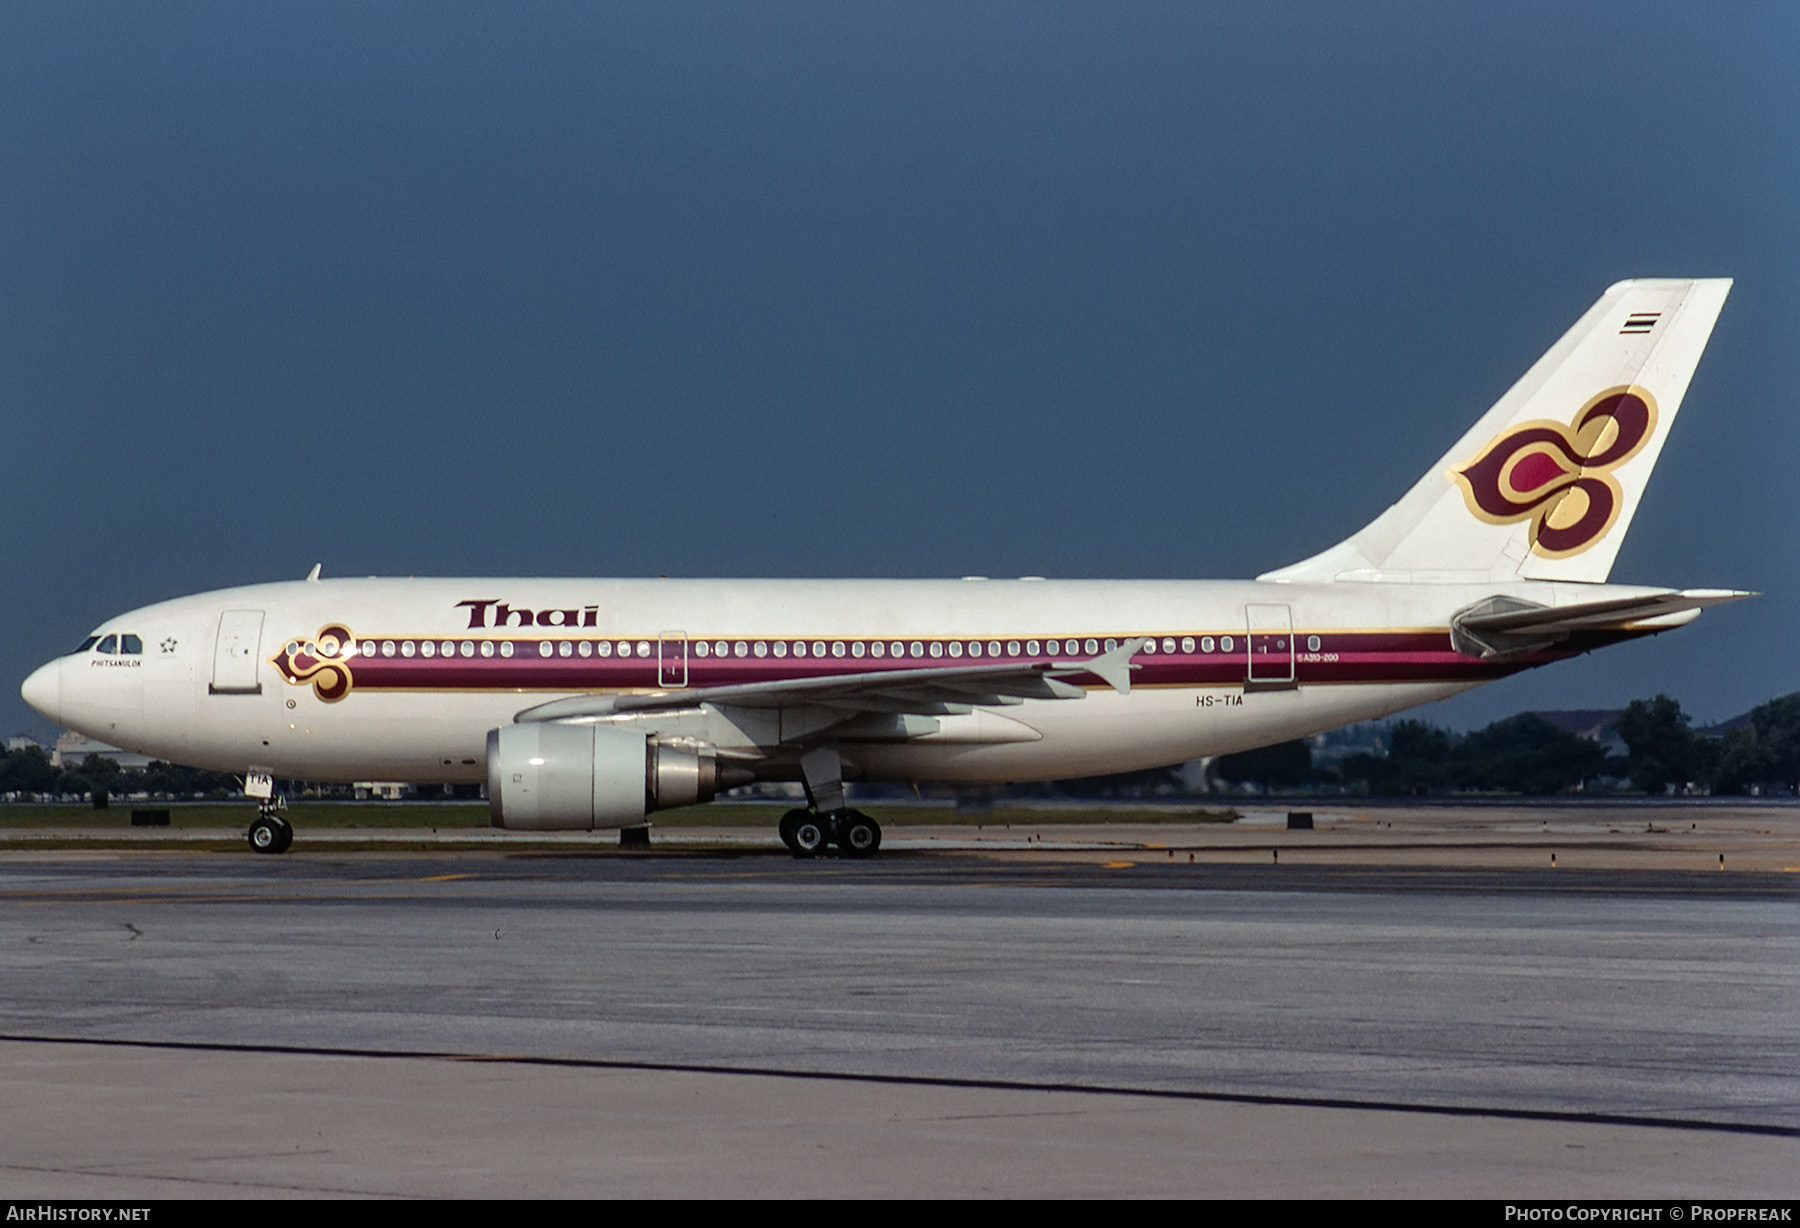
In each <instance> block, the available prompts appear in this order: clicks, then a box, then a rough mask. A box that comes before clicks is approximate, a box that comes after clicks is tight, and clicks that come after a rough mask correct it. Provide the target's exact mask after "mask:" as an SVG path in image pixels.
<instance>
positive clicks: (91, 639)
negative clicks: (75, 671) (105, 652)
mask: <svg viewBox="0 0 1800 1228" xmlns="http://www.w3.org/2000/svg"><path fill="white" fill-rule="evenodd" d="M99 642H100V637H99V636H97V635H90V636H88V637H87V638H86V639H85V640H82V641H81V647H80V648H77V649H76V650H75V652H74V654H73V655H74V656H80V655H81V654H82V653H84V652H86V651H87V650H88V649H90V648H92V647H93V646H94V645H95V644H98V643H99Z"/></svg>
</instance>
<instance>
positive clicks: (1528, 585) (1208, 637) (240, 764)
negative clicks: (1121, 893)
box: [23, 579, 1660, 782]
mask: <svg viewBox="0 0 1800 1228" xmlns="http://www.w3.org/2000/svg"><path fill="white" fill-rule="evenodd" d="M1564 589H1579V590H1580V593H1581V597H1582V598H1583V599H1585V600H1593V599H1595V598H1597V597H1606V596H1611V595H1618V596H1628V595H1634V594H1641V593H1647V592H1656V591H1660V590H1651V589H1642V588H1629V587H1624V586H1600V585H1593V584H1580V585H1572V586H1571V585H1560V584H1553V583H1543V582H1537V583H1534V582H1523V581H1522V582H1516V583H1511V584H1501V585H1495V584H1483V585H1458V584H1417V585H1415V584H1395V583H1385V584H1357V583H1335V584H1280V583H1267V582H1255V581H1245V582H1218V581H1130V582H1113V581H1031V580H1007V581H907V580H843V581H755V580H751V581H745V580H579V579H572V580H544V579H503V580H493V579H486V580H456V579H417V580H387V579H367V580H324V581H316V580H314V581H296V582H289V583H276V584H263V585H254V586H250V587H245V588H236V589H227V590H223V591H219V592H213V593H205V594H201V595H198V596H193V597H184V598H181V599H178V600H174V601H167V602H162V603H159V604H156V605H151V606H146V607H144V608H142V609H138V610H133V611H131V612H130V613H128V614H124V615H121V616H120V617H118V618H114V619H109V620H108V621H107V622H106V623H105V624H104V625H103V626H101V627H100V628H97V629H96V631H95V635H96V636H97V637H100V642H101V646H104V645H105V644H106V643H107V638H106V637H109V636H110V637H114V641H113V642H114V648H115V650H114V651H113V652H110V653H105V652H101V651H99V650H98V648H95V647H90V648H89V649H88V650H86V651H83V652H79V653H76V654H72V655H70V656H67V657H63V658H60V659H59V660H57V661H53V662H51V663H50V664H49V665H46V666H45V667H44V668H43V669H41V670H39V671H38V672H37V673H36V674H34V675H33V676H32V678H31V679H30V680H28V681H27V683H26V684H25V687H24V688H23V690H24V694H25V697H26V698H27V700H28V701H30V702H31V703H32V705H33V706H34V707H36V708H38V709H39V710H40V711H42V712H44V713H45V714H46V715H48V716H50V717H51V718H52V719H55V720H57V721H60V722H61V723H62V724H64V725H67V726H68V727H70V728H72V729H76V730H79V731H80V732H82V733H84V734H87V735H89V736H91V737H94V738H97V739H99V740H101V741H104V742H107V743H110V744H112V745H115V746H119V747H123V748H127V749H130V750H134V751H139V752H141V753H144V754H148V755H153V756H156V757H159V758H163V759H167V760H170V761H172V762H179V763H186V764H190V765H194V766H198V767H206V768H212V769H216V770H221V771H232V772H240V773H242V772H250V771H259V772H267V773H269V774H270V775H273V776H276V777H279V778H284V779H296V780H316V781H352V780H402V781H463V782H468V781H478V780H482V779H484V777H485V772H486V763H485V745H486V737H487V734H488V731H489V730H492V729H494V728H496V727H499V726H504V725H508V724H510V723H512V722H513V719H514V716H515V714H517V713H519V712H520V711H521V710H524V709H527V708H530V707H533V706H535V705H538V704H541V703H544V702H545V701H547V700H553V699H556V698H559V697H563V696H577V695H584V694H609V693H610V694H620V693H644V692H656V691H670V690H680V689H692V688H698V687H708V686H714V685H731V684H737V683H744V682H767V681H772V680H779V679H784V678H795V677H816V676H820V675H832V676H836V675H840V674H845V673H856V672H859V671H878V670H896V669H911V668H931V667H945V666H951V665H957V664H982V663H988V662H999V661H1013V660H1018V659H1022V658H1028V657H1031V658H1042V659H1051V658H1056V659H1064V660H1066V659H1083V658H1090V657H1093V656H1095V655H1097V653H1099V652H1102V651H1105V650H1106V649H1108V648H1111V647H1113V646H1114V644H1115V643H1120V642H1124V641H1126V640H1128V639H1130V638H1132V637H1138V636H1145V637H1149V639H1150V643H1149V644H1148V645H1147V646H1146V648H1145V649H1144V650H1143V651H1141V652H1139V653H1138V654H1137V656H1136V657H1135V658H1134V659H1133V660H1134V665H1135V666H1136V668H1135V671H1134V674H1133V681H1132V685H1131V688H1130V691H1129V693H1128V694H1121V693H1116V692H1115V691H1113V690H1111V689H1109V688H1106V687H1102V686H1099V685H1098V684H1097V683H1094V680H1089V682H1090V683H1093V684H1092V685H1087V686H1086V693H1085V695H1084V696H1083V697H1082V698H1079V699H1074V700H1069V699H1061V700H1051V699H1043V700H1025V701H1024V702H1021V703H1016V704H1012V705H1008V706H996V707H982V708H976V709H974V710H972V711H968V712H953V713H951V714H948V715H945V716H942V717H940V718H938V719H937V720H935V721H933V722H930V723H929V724H930V727H929V728H926V727H924V726H921V727H920V728H921V729H923V730H924V731H923V732H918V733H916V734H915V735H908V736H894V735H893V734H891V733H889V734H888V735H886V736H881V737H872V738H869V739H867V740H862V739H859V738H858V736H857V735H856V733H855V731H854V729H848V730H847V731H846V732H845V734H844V736H843V737H842V739H841V742H842V750H843V755H844V760H845V764H846V775H848V776H851V777H852V778H855V777H860V778H863V779H871V780H898V781H941V782H999V781H1020V780H1042V779H1056V778H1065V777H1074V776H1086V775H1096V774H1102V773H1109V772H1121V771H1130V770H1137V769H1142V768H1150V767H1157V766H1162V765H1168V764H1174V763H1179V762H1182V761H1184V760H1189V759H1194V758H1198V757H1202V756H1207V755H1216V754H1223V753H1227V752H1232V751H1238V750H1244V749H1248V748H1252V747H1256V746H1261V745H1267V744H1269V743H1272V742H1277V741H1281V740H1285V739H1288V738H1293V737H1298V736H1301V735H1304V734H1307V733H1311V732H1315V731H1318V730H1321V729H1328V728H1332V727H1335V726H1338V725H1342V724H1345V723H1348V722H1351V721H1356V720H1364V719H1369V718H1373V717H1379V716H1383V715H1386V714H1388V713H1391V712H1395V711H1398V710H1400V709H1403V708H1407V707H1411V706H1413V705H1415V704H1419V703H1423V702H1426V701H1429V700H1435V699H1442V698H1444V697H1446V696H1449V695H1452V694H1455V693H1456V692H1458V691H1462V690H1466V689H1467V688H1469V687H1471V686H1475V685H1478V684H1480V683H1481V682H1483V681H1487V680H1490V679H1492V678H1495V677H1498V676H1501V675H1503V674H1505V673H1510V672H1513V671H1514V670H1516V669H1519V668H1525V667H1527V666H1530V665H1535V664H1539V663H1542V662H1543V661H1546V660H1550V659H1554V658H1555V657H1559V656H1565V655H1569V654H1570V653H1572V652H1574V651H1584V650H1586V649H1587V648H1591V647H1593V646H1595V644H1594V643H1592V642H1571V643H1570V644H1569V645H1567V646H1566V650H1559V651H1557V652H1554V653H1545V654H1539V655H1536V656H1533V657H1531V658H1529V659H1527V660H1523V661H1516V662H1513V663H1511V664H1508V665H1505V666H1500V665H1494V664H1491V663H1484V662H1482V661H1480V660H1478V659H1475V658H1472V657H1468V656H1463V655H1461V654H1459V653H1457V652H1456V651H1455V650H1454V649H1453V648H1452V647H1451V646H1450V640H1449V633H1448V624H1449V619H1450V617H1451V615H1452V614H1453V613H1454V612H1455V611H1456V610H1458V609H1460V608H1463V607H1466V606H1468V605H1469V604H1470V603H1471V602H1474V601H1477V600H1479V599H1481V598H1484V597H1488V596H1491V595H1493V594H1496V593H1505V594H1508V595H1513V596H1518V597H1522V598H1525V599H1527V600H1530V601H1534V602H1537V603H1541V604H1544V605H1557V604H1560V601H1559V594H1560V593H1561V591H1562V590H1564ZM1563 599H1566V598H1563ZM127 636H129V637H133V638H132V641H127V640H126V639H125V638H124V637H127ZM1618 638H1622V637H1621V636H1620V635H1617V634H1615V635H1611V636H1610V637H1609V639H1618ZM340 640H341V646H340V647H339V648H338V649H337V651H336V652H335V654H332V653H329V652H327V653H321V652H320V651H319V645H320V644H325V645H326V646H327V648H330V647H331V645H333V644H334V643H336V642H337V641H340ZM127 642H135V643H137V644H138V645H139V651H138V652H136V653H126V652H121V651H119V650H118V646H119V645H123V644H125V643H127ZM326 656H329V657H330V659H331V660H332V661H333V662H334V663H335V665H336V666H337V667H341V668H334V669H327V670H324V671H323V672H321V671H320V670H319V668H318V667H319V665H320V663H321V659H322V658H323V657H326ZM670 719H671V720H676V718H670ZM676 723H677V724H679V721H678V720H676ZM714 727H715V728H716V727H717V722H716V721H715V722H714ZM770 729H774V730H775V732H773V733H771V732H770ZM708 736H716V735H708ZM727 741H729V739H727ZM781 751H782V746H781V734H780V732H779V728H778V726H768V727H764V728H761V729H751V730H747V731H745V733H744V736H743V738H742V739H741V740H740V742H739V744H736V745H722V746H721V749H720V753H721V755H726V756H736V757H737V758H738V759H739V760H741V761H743V762H745V763H746V764H748V765H750V766H751V767H753V768H754V767H755V766H756V765H757V764H758V763H759V762H762V763H765V764H766V763H772V762H774V761H776V760H778V759H779V758H780V755H781Z"/></svg>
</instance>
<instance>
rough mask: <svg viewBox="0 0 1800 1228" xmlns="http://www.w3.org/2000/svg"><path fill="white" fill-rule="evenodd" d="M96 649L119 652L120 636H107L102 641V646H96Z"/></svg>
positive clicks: (97, 650) (98, 650)
mask: <svg viewBox="0 0 1800 1228" xmlns="http://www.w3.org/2000/svg"><path fill="white" fill-rule="evenodd" d="M94 651H96V652H117V651H119V637H118V636H116V635H109V636H107V637H106V638H105V639H103V640H101V641H100V647H98V648H96V649H95V650H94Z"/></svg>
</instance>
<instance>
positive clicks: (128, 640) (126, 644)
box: [119, 635, 144, 656]
mask: <svg viewBox="0 0 1800 1228" xmlns="http://www.w3.org/2000/svg"><path fill="white" fill-rule="evenodd" d="M119 651H120V652H128V653H130V654H132V655H133V656H138V655H140V654H142V653H143V651H144V641H143V640H140V639H139V638H138V637H137V636H135V635H121V636H120V637H119Z"/></svg>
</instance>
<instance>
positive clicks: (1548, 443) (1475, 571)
mask: <svg viewBox="0 0 1800 1228" xmlns="http://www.w3.org/2000/svg"><path fill="white" fill-rule="evenodd" d="M1730 289H1731V281H1730V279H1729V278H1707V279H1698V280H1689V281H1665V280H1641V281H1622V282H1619V283H1618V284H1617V285H1615V286H1613V287H1611V288H1610V289H1608V290H1607V291H1606V293H1605V294H1603V295H1601V296H1600V301H1599V302H1597V303H1595V304H1594V305H1593V306H1592V307H1591V308H1589V309H1588V311H1587V313H1586V314H1585V315H1583V316H1582V317H1581V319H1580V320H1578V321H1576V323H1575V327H1573V328H1571V329H1570V330H1569V331H1568V332H1567V333H1565V334H1563V337H1562V339H1561V340H1560V341H1558V342H1557V343H1556V344H1555V345H1554V346H1552V347H1551V348H1550V351H1549V353H1547V354H1545V355H1544V356H1543V357H1542V358H1540V359H1538V361H1537V362H1536V363H1535V364H1533V366H1532V368H1531V370H1529V371H1527V372H1526V373H1525V375H1524V377H1523V378H1522V379H1520V380H1519V382H1518V383H1516V384H1514V385H1513V386H1512V388H1511V389H1509V390H1508V391H1507V393H1506V395H1505V396H1503V397H1501V398H1500V400H1499V401H1498V402H1497V403H1496V404H1495V405H1494V407H1493V408H1492V409H1490V410H1488V412H1487V413H1486V414H1485V415H1483V416H1482V418H1481V420H1480V421H1479V422H1477V423H1476V424H1475V425H1474V426H1473V427H1471V428H1470V429H1469V431H1468V433H1467V434H1465V435H1464V436H1463V437H1462V438H1461V439H1459V440H1457V441H1456V446H1455V447H1453V448H1451V449H1450V451H1449V452H1447V453H1445V454H1444V457H1443V459H1442V460H1440V461H1439V462H1438V463H1437V464H1436V465H1434V466H1432V468H1431V470H1430V471H1429V472H1427V473H1426V474H1425V476H1424V477H1422V478H1420V479H1419V480H1418V482H1417V483H1416V484H1414V486H1413V488H1412V489H1411V490H1410V491H1408V492H1407V493H1406V495H1405V497H1404V498H1402V499H1401V500H1400V501H1399V502H1398V503H1396V504H1394V505H1393V506H1392V507H1390V508H1388V510H1387V511H1385V512H1383V513H1382V514H1381V515H1380V516H1378V517H1376V518H1375V520H1374V521H1373V522H1371V523H1370V524H1369V525H1368V527H1367V528H1365V529H1363V530H1362V531H1361V532H1359V533H1357V534H1356V535H1355V536H1353V537H1350V538H1348V539H1346V540H1345V541H1342V542H1339V543H1338V544H1337V545H1335V546H1333V547H1332V548H1331V549H1329V550H1326V551H1324V552H1323V553H1321V554H1316V555H1314V556H1313V557H1312V558H1309V559H1305V560H1303V561H1301V562H1299V563H1295V564H1293V565H1292V566H1289V567H1283V568H1281V569H1279V570H1277V571H1271V572H1268V573H1266V574H1264V575H1262V576H1259V577H1258V579H1261V580H1270V581H1275V582H1278V583H1303V582H1313V583H1318V582H1326V581H1332V580H1365V581H1400V582H1415V583H1430V582H1445V583H1469V582H1473V583H1487V582H1493V581H1503V580H1515V579H1523V580H1579V581H1588V582H1593V583H1600V582H1604V581H1605V579H1606V577H1607V574H1608V573H1609V572H1611V571H1612V565H1613V559H1614V558H1616V557H1617V556H1618V553H1619V545H1620V543H1621V542H1622V541H1623V540H1624V538H1625V530H1626V529H1627V528H1628V527H1629V526H1630V524H1631V517H1632V515H1633V513H1635V512H1636V511H1637V505H1638V500H1639V498H1640V497H1641V496H1642V495H1643V493H1644V487H1645V485H1646V484H1647V483H1648V482H1649V480H1650V471H1651V469H1652V468H1654V467H1655V465H1656V458H1657V455H1658V454H1659V453H1660V452H1661V451H1662V446H1663V441H1664V440H1665V439H1667V438H1668V434H1669V427H1670V425H1671V424H1672V423H1673V422H1674V421H1675V414H1676V411H1677V410H1679V409H1680V408H1681V398H1682V396H1683V395H1684V394H1685V393H1686V392H1687V386H1688V381H1689V380H1690V379H1692V378H1693V374H1694V368H1695V366H1696V365H1698V363H1699V361H1700V355H1701V352H1702V351H1704V350H1705V348H1706V342H1707V339H1708V338H1709V337H1710V336H1711V335H1712V329H1713V323H1714V321H1715V320H1717V319H1718V317H1719V311H1720V309H1721V308H1722V307H1724V305H1725V296H1726V294H1727V293H1728V292H1729V291H1730Z"/></svg>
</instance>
